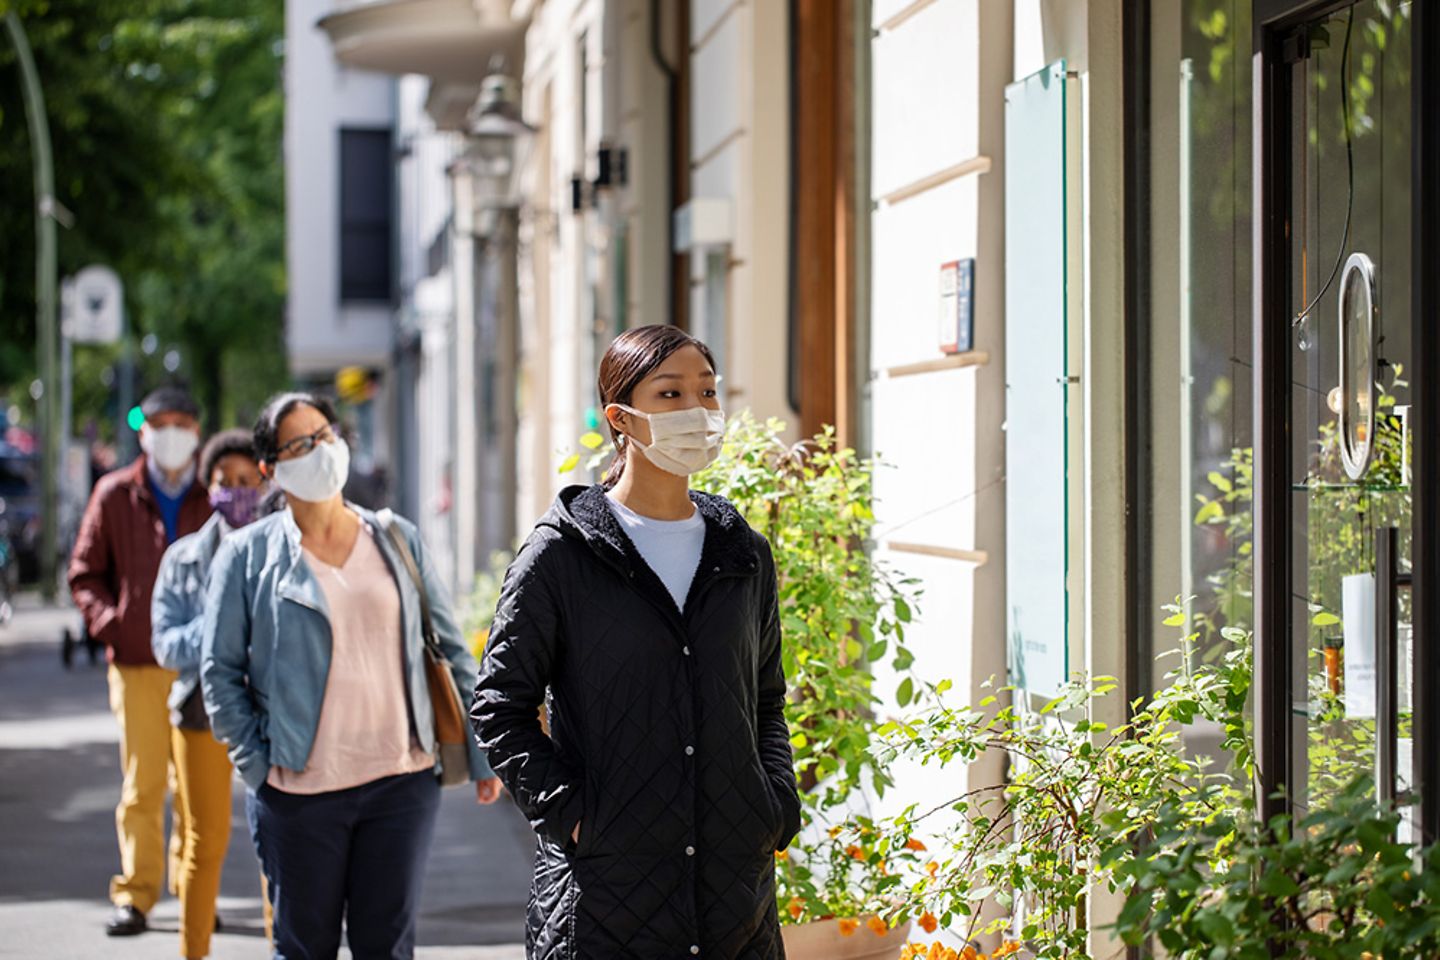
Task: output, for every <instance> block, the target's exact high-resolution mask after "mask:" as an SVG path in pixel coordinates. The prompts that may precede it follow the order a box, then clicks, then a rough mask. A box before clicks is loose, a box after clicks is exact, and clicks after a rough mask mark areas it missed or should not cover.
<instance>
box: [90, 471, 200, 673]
mask: <svg viewBox="0 0 1440 960" xmlns="http://www.w3.org/2000/svg"><path fill="white" fill-rule="evenodd" d="M209 516H210V499H209V497H208V496H207V495H206V493H205V488H204V487H203V486H201V485H200V484H199V483H192V484H191V485H190V491H189V492H188V493H187V494H186V495H185V500H184V501H183V502H182V503H181V504H180V519H179V522H178V523H177V524H176V531H175V535H176V538H177V539H178V538H179V537H183V536H185V534H187V533H194V532H195V531H196V530H199V529H200V527H201V526H202V525H203V524H204V523H205V521H206V519H208V518H209ZM167 546H169V544H167V543H166V542H165V521H164V520H162V519H161V518H160V507H159V505H158V504H157V503H156V502H155V495H154V494H153V493H152V492H151V491H150V481H149V479H148V478H147V476H146V473H145V457H143V456H141V457H140V458H138V459H137V460H136V461H135V462H134V463H133V464H131V465H130V466H128V467H121V468H120V469H119V470H114V471H112V472H110V473H107V474H106V475H105V476H103V477H101V478H100V481H99V482H98V483H96V484H95V492H94V493H93V494H91V496H90V504H89V506H87V507H86V508H85V518H84V519H83V520H81V521H80V533H79V535H78V536H77V537H76V538H75V550H74V552H73V553H71V554H70V573H69V580H70V594H71V596H73V597H74V598H75V605H76V606H77V607H79V608H80V612H81V613H82V614H83V615H84V617H85V626H86V628H87V629H89V631H90V636H92V637H94V638H95V639H96V640H99V641H100V642H102V643H104V644H105V646H106V647H107V649H108V655H109V658H110V662H111V663H119V664H125V665H128V666H142V665H149V666H153V665H154V664H155V655H154V654H153V653H152V652H151V650H150V593H151V591H153V590H154V589H155V576H156V574H158V573H159V572H160V558H161V557H162V556H164V555H165V548H166V547H167Z"/></svg>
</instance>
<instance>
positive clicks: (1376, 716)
mask: <svg viewBox="0 0 1440 960" xmlns="http://www.w3.org/2000/svg"><path fill="white" fill-rule="evenodd" d="M1436 6H1437V5H1436V4H1435V3H1433V2H1431V0H1358V2H1335V0H1325V2H1309V3H1301V2H1296V0H1256V2H1255V4H1254V23H1255V24H1256V27H1255V78H1256V81H1255V82H1256V100H1255V111H1256V115H1255V145H1256V152H1255V218H1256V219H1255V229H1256V233H1255V240H1256V243H1255V251H1256V252H1255V257H1256V264H1255V268H1256V269H1255V276H1256V279H1257V283H1256V294H1255V305H1254V313H1253V323H1254V345H1255V352H1254V357H1255V371H1254V381H1253V383H1254V388H1255V397H1254V408H1255V425H1254V429H1255V516H1254V524H1255V534H1254V543H1255V571H1256V572H1255V584H1254V587H1255V620H1256V623H1255V644H1256V646H1255V655H1256V692H1255V716H1256V740H1257V743H1256V746H1257V764H1258V766H1259V767H1260V780H1261V785H1260V790H1261V794H1262V795H1261V797H1260V798H1259V800H1260V804H1261V810H1262V812H1263V814H1264V816H1265V817H1266V818H1267V819H1268V817H1269V816H1271V815H1273V814H1275V813H1280V812H1284V811H1295V812H1300V813H1303V812H1305V811H1307V810H1310V809H1314V808H1317V807H1322V806H1324V805H1325V804H1326V802H1327V798H1329V797H1332V796H1334V795H1335V793H1337V792H1338V791H1339V790H1341V789H1344V788H1345V787H1346V786H1347V785H1349V784H1350V783H1352V782H1354V781H1355V780H1356V779H1362V780H1365V781H1366V782H1367V784H1368V787H1369V788H1370V789H1374V790H1376V791H1378V793H1379V795H1380V796H1381V797H1382V798H1385V799H1395V800H1397V801H1398V802H1400V803H1401V804H1402V806H1403V805H1408V804H1410V803H1411V802H1412V801H1413V800H1414V798H1415V796H1417V794H1418V796H1419V797H1421V798H1422V801H1423V806H1424V810H1423V815H1420V811H1416V816H1415V817H1414V818H1413V820H1412V822H1411V824H1410V825H1409V826H1408V827H1407V830H1408V831H1409V832H1410V833H1411V834H1412V835H1413V837H1414V838H1415V839H1419V834H1418V832H1416V831H1418V829H1419V828H1420V826H1421V824H1422V823H1423V825H1424V826H1425V827H1426V828H1427V830H1428V835H1429V836H1430V837H1431V838H1433V837H1434V836H1435V832H1434V830H1433V825H1435V824H1437V813H1440V796H1437V794H1440V765H1437V762H1436V759H1435V757H1436V755H1437V754H1440V703H1437V702H1436V698H1437V695H1440V634H1437V630H1440V622H1437V608H1436V603H1437V600H1440V597H1437V596H1436V594H1435V588H1434V586H1433V584H1434V583H1435V582H1436V576H1437V573H1440V571H1437V569H1436V567H1437V561H1436V558H1435V554H1436V549H1437V544H1436V537H1437V534H1436V514H1437V509H1440V502H1437V501H1440V473H1437V470H1436V466H1435V464H1436V450H1435V447H1436V445H1437V444H1440V420H1437V417H1436V414H1435V405H1436V394H1437V392H1440V335H1437V330H1436V326H1437V324H1440V312H1437V306H1440V299H1437V293H1436V286H1437V280H1436V274H1440V261H1437V259H1436V257H1437V254H1440V246H1437V245H1436V241H1435V236H1434V234H1435V231H1434V228H1433V226H1432V224H1431V223H1430V222H1427V216H1426V215H1427V214H1429V217H1428V221H1433V220H1434V219H1435V218H1436V217H1435V205H1436V202H1437V199H1436V197H1437V193H1440V185H1437V181H1440V166H1436V163H1437V161H1440V157H1437V156H1436V155H1435V153H1434V151H1435V149H1436V148H1435V146H1434V144H1433V142H1432V141H1433V140H1434V139H1435V135H1434V132H1433V130H1432V129H1431V124H1433V123H1435V122H1436V121H1435V120H1432V119H1431V118H1430V116H1429V115H1427V113H1426V110H1428V111H1429V112H1430V113H1436V112H1440V102H1437V101H1436V99H1435V94H1434V92H1433V89H1432V88H1434V87H1435V86H1436V82H1435V79H1434V74H1435V73H1436V72H1437V71H1440V64H1436V63H1435V61H1434V56H1433V53H1432V54H1431V59H1430V62H1429V63H1422V59H1423V57H1424V55H1425V52H1426V51H1428V50H1431V49H1432V48H1433V46H1434V43H1435V40H1434V37H1433V34H1434V33H1435V31H1436V29H1437V23H1436V21H1437V19H1440V10H1437V9H1435V8H1436ZM1422 7H1428V8H1430V9H1427V10H1424V11H1422V10H1421V8H1422ZM1424 171H1428V174H1426V173H1425V172H1424ZM1427 785H1428V786H1429V787H1430V789H1428V790H1427V789H1426V787H1427Z"/></svg>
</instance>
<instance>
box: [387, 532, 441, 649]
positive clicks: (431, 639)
mask: <svg viewBox="0 0 1440 960" xmlns="http://www.w3.org/2000/svg"><path fill="white" fill-rule="evenodd" d="M375 518H376V519H377V520H379V521H380V526H381V528H382V529H383V530H384V531H385V535H386V536H387V537H389V538H390V543H391V545H392V546H394V548H395V552H396V553H397V554H399V556H400V562H401V563H402V564H404V566H405V570H406V572H407V573H409V574H410V579H411V580H412V581H413V582H414V583H415V592H416V593H418V594H420V626H421V635H422V636H423V637H424V638H425V646H427V647H429V648H430V652H431V653H434V654H436V655H437V656H441V657H443V656H444V654H443V653H442V652H441V650H440V643H439V641H437V640H436V639H435V623H434V621H433V620H432V619H431V617H430V594H429V592H428V591H427V590H426V589H425V582H424V581H423V580H422V579H421V578H420V568H419V566H417V565H416V563H415V554H413V553H411V552H410V544H408V543H406V542H405V535H404V534H403V533H401V532H400V524H398V523H396V522H395V512H394V511H393V510H391V509H390V508H388V507H386V508H385V509H383V510H381V511H380V512H378V513H377V514H376V515H375Z"/></svg>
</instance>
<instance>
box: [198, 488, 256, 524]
mask: <svg viewBox="0 0 1440 960" xmlns="http://www.w3.org/2000/svg"><path fill="white" fill-rule="evenodd" d="M264 496H265V489H264V488H263V487H216V488H215V489H214V490H211V491H210V506H212V507H214V508H215V509H216V510H218V511H219V512H220V516H222V517H224V518H225V522H226V523H228V524H230V526H232V527H243V526H245V525H246V524H247V523H249V522H250V521H252V520H254V519H255V512H256V511H257V510H258V509H259V508H260V500H261V499H262V498H263V497H264Z"/></svg>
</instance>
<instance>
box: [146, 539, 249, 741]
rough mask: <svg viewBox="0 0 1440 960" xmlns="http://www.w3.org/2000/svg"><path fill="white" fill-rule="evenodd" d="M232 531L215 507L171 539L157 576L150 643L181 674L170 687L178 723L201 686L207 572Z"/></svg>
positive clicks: (163, 663)
mask: <svg viewBox="0 0 1440 960" xmlns="http://www.w3.org/2000/svg"><path fill="white" fill-rule="evenodd" d="M229 532H230V527H229V525H227V524H226V523H225V518H224V517H222V516H220V514H218V513H212V514H211V515H210V519H209V520H206V521H205V525H204V526H203V527H201V528H200V529H199V530H196V531H195V532H194V533H191V534H187V535H186V536H183V537H181V538H180V539H179V540H176V541H175V542H174V543H172V544H171V545H170V549H168V550H166V551H165V557H164V559H162V560H161V561H160V573H159V574H158V575H157V576H156V577H155V592H154V594H153V595H152V596H151V599H150V647H151V649H152V650H154V651H155V660H156V662H158V663H159V664H160V666H162V667H164V668H166V669H167V670H176V671H178V672H179V674H180V675H179V676H178V677H176V678H175V683H174V685H173V686H171V687H170V721H171V723H174V724H175V725H176V726H179V725H180V708H181V707H183V706H184V705H185V701H186V700H188V699H190V695H191V694H192V693H194V692H195V691H196V690H197V689H198V688H199V686H200V634H201V628H202V627H203V626H204V618H203V617H202V616H201V614H202V613H203V612H204V606H205V576H206V574H207V573H208V572H209V570H210V561H212V560H213V559H214V558H215V551H216V550H218V549H219V548H220V541H221V539H222V538H224V536H225V534H227V533H229Z"/></svg>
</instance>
